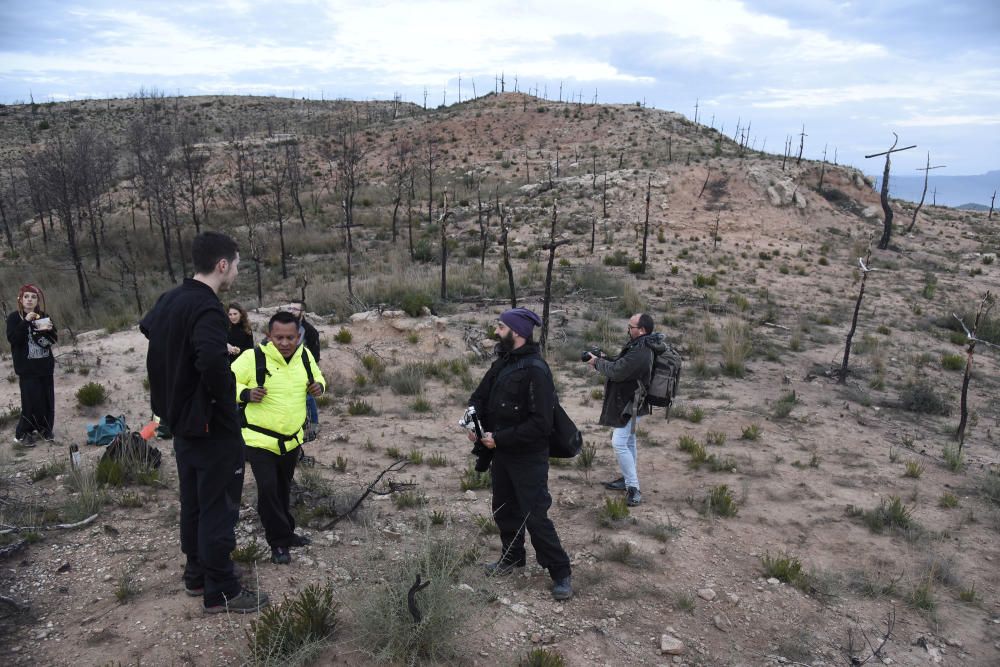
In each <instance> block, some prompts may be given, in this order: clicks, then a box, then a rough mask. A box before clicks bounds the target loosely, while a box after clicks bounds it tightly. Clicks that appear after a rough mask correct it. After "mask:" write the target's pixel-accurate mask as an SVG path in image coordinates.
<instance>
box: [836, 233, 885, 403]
mask: <svg viewBox="0 0 1000 667" xmlns="http://www.w3.org/2000/svg"><path fill="white" fill-rule="evenodd" d="M871 259H872V247H871V241H869V243H868V252H867V254H866V255H865V257H864V259H862V258H861V257H858V265H859V266H860V267H861V289H859V290H858V300H857V301H856V302H855V304H854V317H853V318H852V319H851V330H850V331H848V332H847V340H846V341H845V342H844V362H843V363H842V364H841V365H840V376H839V377H838V378H837V384H847V362H848V360H849V359H850V358H851V340H852V339H853V338H854V332H855V331H857V328H858V313H860V312H861V300H862V299H863V298H864V297H865V283H866V282H867V281H868V274H869V273H871V272H872V271H878V269H873V268H870V267H869V266H868V264H869V263H870V262H871Z"/></svg>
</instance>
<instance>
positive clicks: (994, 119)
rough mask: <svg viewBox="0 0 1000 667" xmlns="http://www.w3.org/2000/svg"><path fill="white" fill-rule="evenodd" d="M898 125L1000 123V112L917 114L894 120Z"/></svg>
mask: <svg viewBox="0 0 1000 667" xmlns="http://www.w3.org/2000/svg"><path fill="white" fill-rule="evenodd" d="M892 125H894V126H898V127H951V126H961V125H965V126H971V125H1000V114H992V115H990V114H954V115H942V116H934V115H917V116H910V117H909V118H903V119H902V120H894V121H892Z"/></svg>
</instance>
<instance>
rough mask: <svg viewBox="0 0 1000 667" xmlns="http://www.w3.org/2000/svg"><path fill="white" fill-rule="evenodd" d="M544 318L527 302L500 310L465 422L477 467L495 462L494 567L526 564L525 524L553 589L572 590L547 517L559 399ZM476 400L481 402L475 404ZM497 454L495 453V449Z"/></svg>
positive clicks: (505, 570)
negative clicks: (539, 339) (493, 343)
mask: <svg viewBox="0 0 1000 667" xmlns="http://www.w3.org/2000/svg"><path fill="white" fill-rule="evenodd" d="M541 323H542V320H541V318H539V317H538V315H536V314H535V313H533V312H532V311H530V310H527V309H526V308H513V309H511V310H508V311H506V312H504V313H503V314H502V315H500V321H499V322H498V323H497V327H496V333H497V336H499V338H500V343H499V344H498V345H497V355H498V359H497V360H496V361H494V362H493V365H492V366H490V369H489V371H487V372H486V375H485V376H484V377H483V380H482V381H481V382H480V383H479V386H478V387H477V388H476V390H475V391H474V392H473V394H472V396H471V397H470V398H469V406H470V409H469V410H467V411H466V416H465V417H463V419H462V421H461V422H460V423H461V424H462V425H463V426H465V427H466V428H468V427H469V426H472V427H473V428H474V429H475V430H474V432H473V431H470V433H469V440H470V441H472V442H475V443H476V448H475V449H474V452H475V453H476V454H477V456H478V459H477V469H479V470H482V469H485V467H486V466H490V467H491V472H492V475H491V477H492V484H493V519H494V520H495V521H496V524H497V527H498V528H499V529H500V542H501V546H502V552H501V554H500V558H499V560H497V561H496V562H494V563H490V564H489V565H487V566H486V572H487V574H488V575H492V576H498V575H506V574H511V573H512V572H513V571H514V569H515V568H519V567H524V565H525V560H526V554H525V550H524V532H525V530H527V532H528V534H529V535H531V545H532V546H533V547H534V548H535V555H536V556H537V557H538V563H539V565H541V566H542V567H544V568H545V569H547V570H548V571H549V576H550V577H552V581H553V586H552V596H553V597H554V598H555V599H556V600H568V599H569V598H571V597H572V596H573V587H572V585H571V581H570V563H569V556H568V555H567V554H566V551H565V550H563V548H562V544H560V542H559V535H558V534H556V529H555V526H554V525H553V524H552V520H551V519H549V517H548V510H549V507H551V506H552V496H550V495H549V488H548V478H549V435H550V433H551V432H552V428H553V427H552V421H553V414H554V409H555V404H556V394H555V387H554V385H553V384H552V373H551V371H549V368H548V366H547V365H546V364H545V362H544V361H543V360H542V358H541V355H540V354H539V346H538V343H535V342H534V341H533V340H532V332H533V330H534V327H535V326H536V325H539V324H541ZM473 408H474V410H473ZM490 455H492V456H490Z"/></svg>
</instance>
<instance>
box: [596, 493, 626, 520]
mask: <svg viewBox="0 0 1000 667" xmlns="http://www.w3.org/2000/svg"><path fill="white" fill-rule="evenodd" d="M628 516H629V511H628V504H627V503H626V502H625V496H615V497H614V498H611V497H607V496H606V497H605V498H604V505H603V506H602V507H601V509H600V510H599V511H598V519H599V520H600V522H601V524H602V525H606V526H607V525H612V524H615V523H618V522H621V521H624V520H625V519H627V518H628Z"/></svg>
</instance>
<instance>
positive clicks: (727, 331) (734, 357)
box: [722, 317, 751, 377]
mask: <svg viewBox="0 0 1000 667" xmlns="http://www.w3.org/2000/svg"><path fill="white" fill-rule="evenodd" d="M750 350H751V344H750V329H749V327H748V326H747V324H746V322H744V321H743V320H740V319H737V318H734V317H731V318H729V319H727V320H726V321H725V322H724V323H723V324H722V372H723V373H725V374H726V375H728V376H730V377H743V374H744V373H745V372H746V358H747V355H749V354H750Z"/></svg>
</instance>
